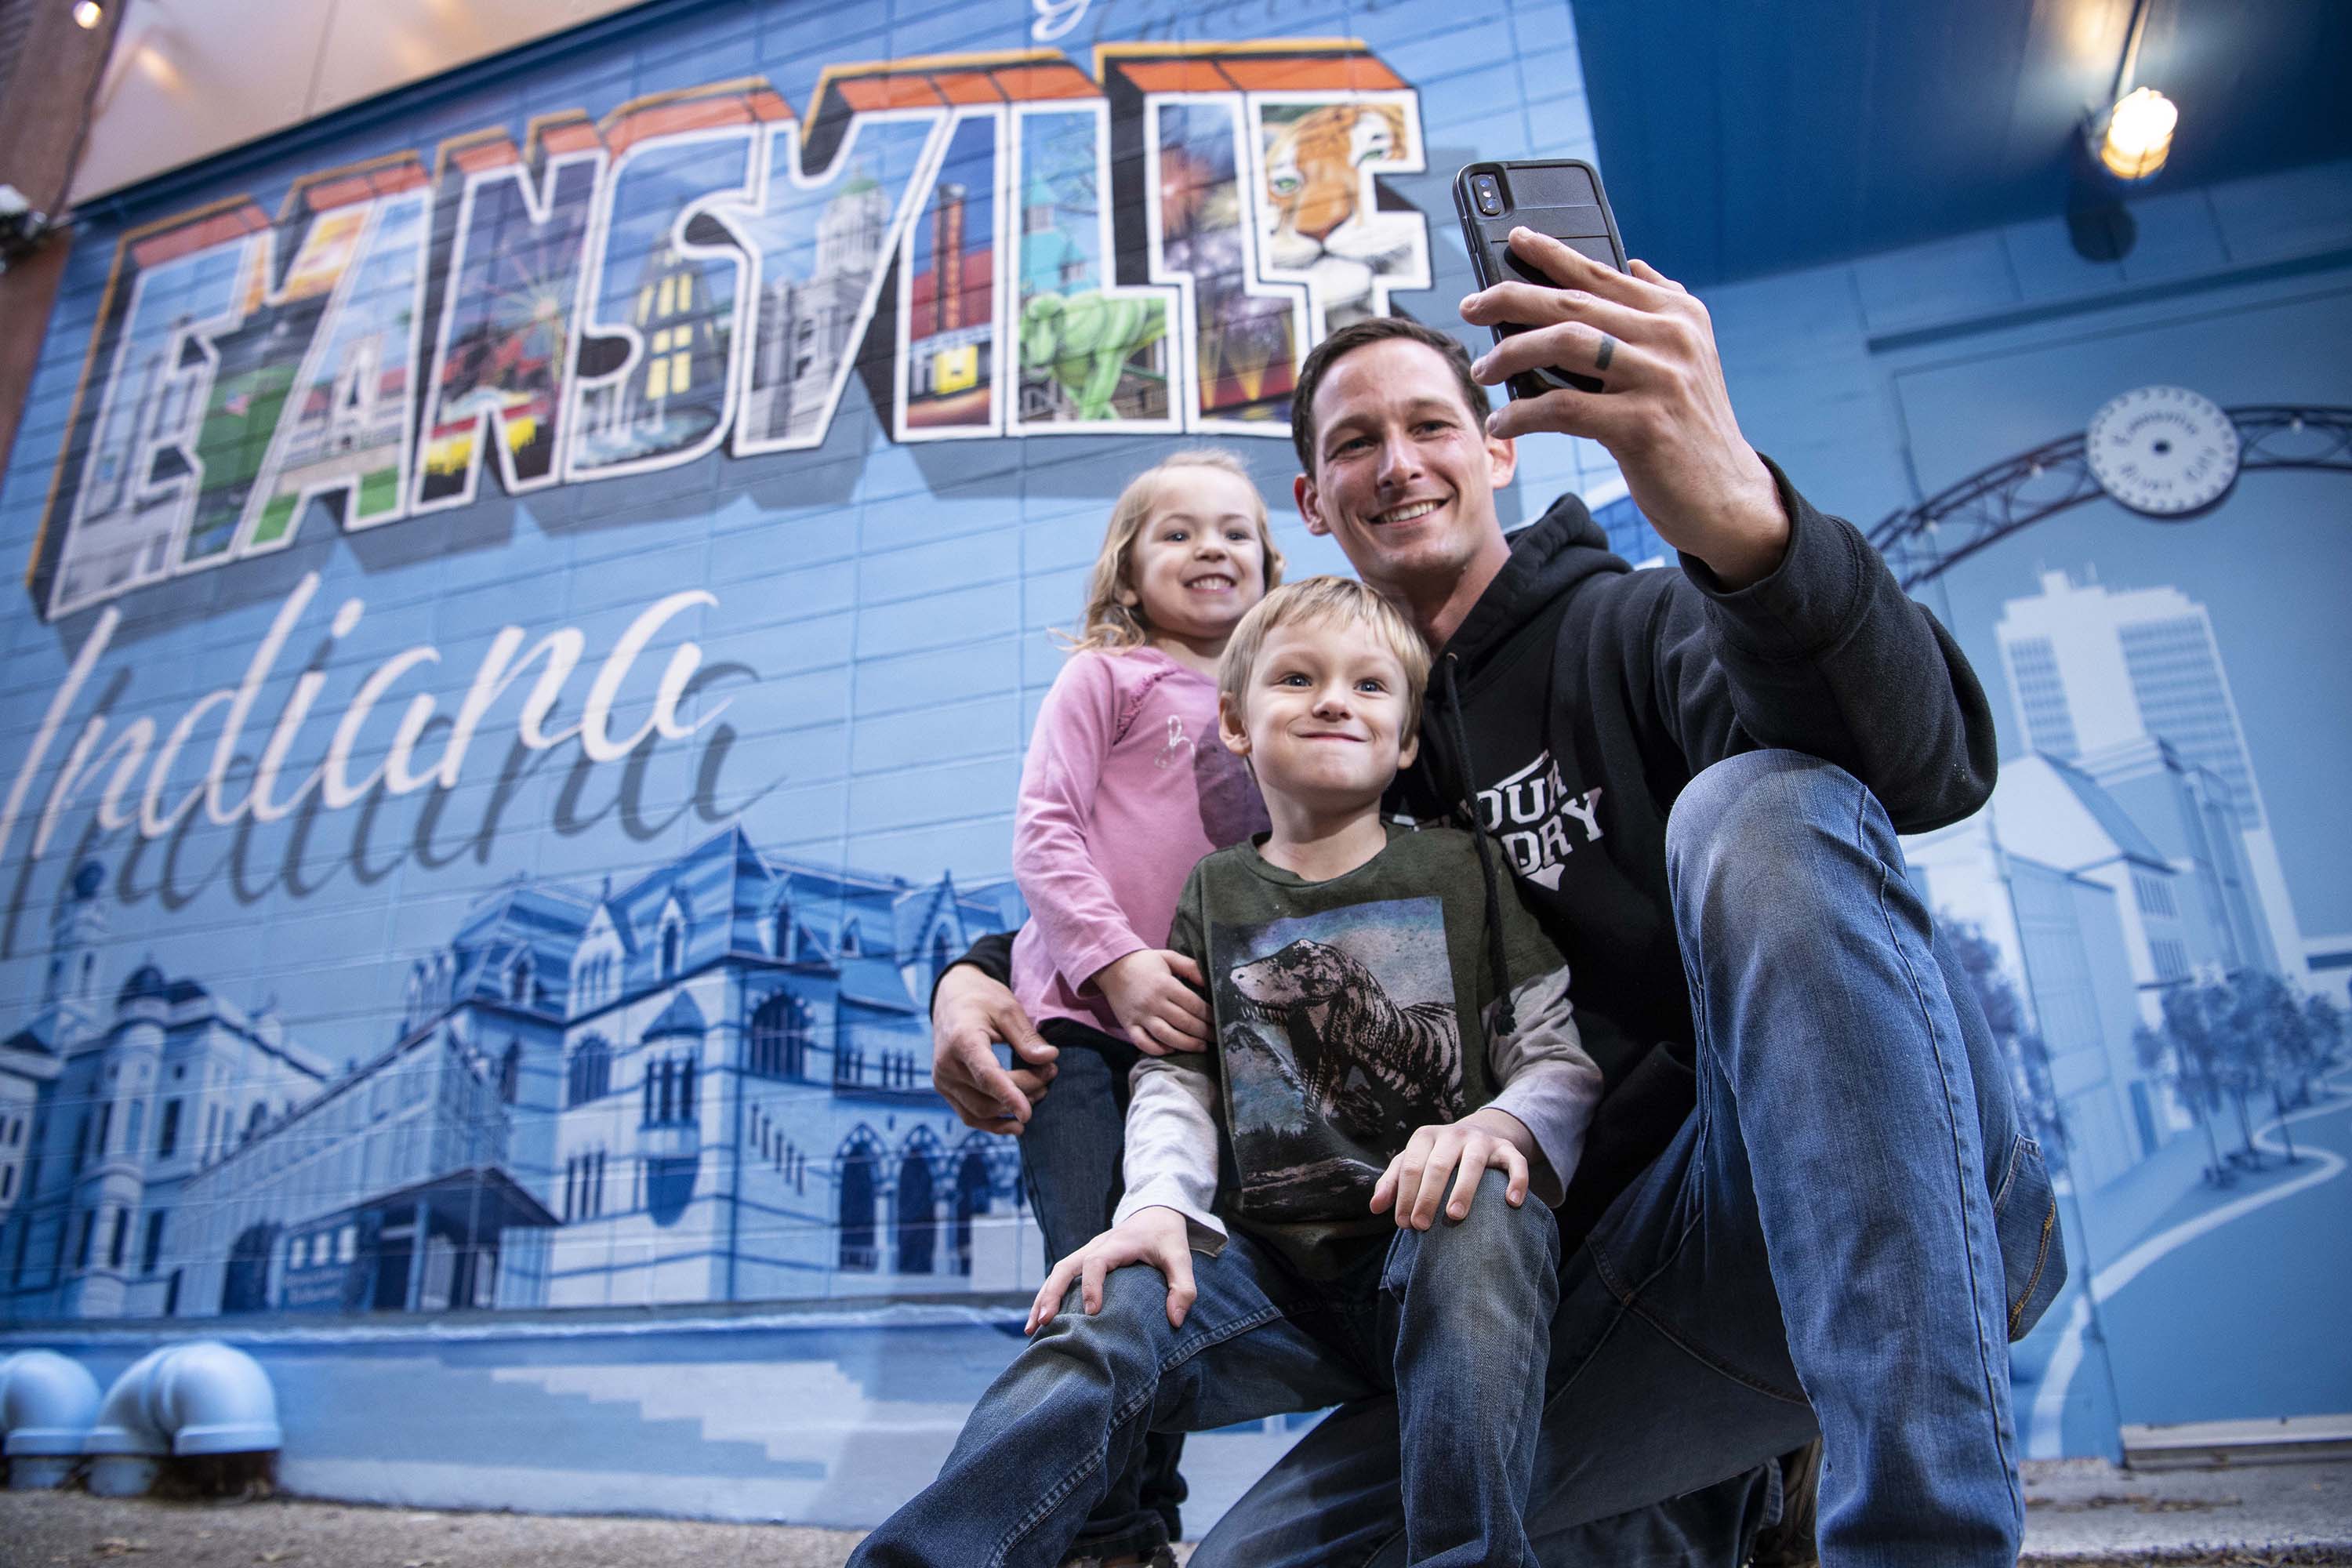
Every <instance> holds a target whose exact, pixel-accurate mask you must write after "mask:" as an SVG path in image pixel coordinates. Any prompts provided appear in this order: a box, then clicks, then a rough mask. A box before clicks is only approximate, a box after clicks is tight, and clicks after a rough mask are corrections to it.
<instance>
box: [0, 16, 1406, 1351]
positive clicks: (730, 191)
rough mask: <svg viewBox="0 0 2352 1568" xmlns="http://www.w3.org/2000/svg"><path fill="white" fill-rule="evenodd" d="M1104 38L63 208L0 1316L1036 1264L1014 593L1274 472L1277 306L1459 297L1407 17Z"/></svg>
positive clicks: (26, 751)
mask: <svg viewBox="0 0 2352 1568" xmlns="http://www.w3.org/2000/svg"><path fill="white" fill-rule="evenodd" d="M1081 9H1083V7H1081ZM1144 30H1145V31H1146V32H1147V33H1149V32H1150V30H1151V29H1150V28H1146V29H1144ZM622 53H623V54H624V55H625V53H626V51H622ZM1088 64H1089V66H1090V67H1091V68H1090V69H1089V68H1081V66H1080V65H1079V64H1077V63H1075V62H1074V61H1073V60H1072V59H1071V58H1069V57H1067V56H1066V55H1065V54H1064V53H1062V52H1061V51H1060V50H1058V49H1054V48H1040V47H1023V48H1015V49H1012V50H1006V51H999V52H992V53H978V54H957V55H940V54H931V55H924V56H922V57H920V58H908V59H900V60H895V61H882V62H879V63H866V64H838V63H835V62H833V61H831V60H824V61H823V62H821V63H820V64H819V65H818V66H817V68H816V69H815V72H814V85H813V90H811V91H810V93H809V94H808V96H807V97H806V99H805V107H804V109H795V108H794V107H793V104H792V103H790V102H788V101H787V100H786V99H785V98H784V96H783V95H782V92H781V91H780V90H779V89H777V88H776V87H775V86H774V85H772V82H771V81H770V80H769V79H766V78H764V77H761V76H758V75H752V74H744V73H740V72H739V73H736V74H732V75H729V76H727V77H726V78H725V79H719V80H710V81H704V80H694V79H689V80H688V81H686V82H682V83H679V84H677V85H672V86H663V87H658V88H656V89H655V90H650V91H648V90H643V89H637V90H633V91H631V92H628V93H626V94H625V95H623V94H616V95H615V96H614V100H612V101H596V100H593V98H592V100H590V101H588V102H585V103H579V104H561V105H553V106H549V107H546V108H544V109H542V110H539V111H537V112H534V113H532V114H530V116H529V117H528V119H527V120H524V121H506V120H495V121H489V122H486V123H475V124H470V125H467V126H466V127H465V128H464V129H461V130H459V131H457V132H455V133H451V134H446V135H443V136H441V137H439V138H438V139H437V140H435V141H433V142H431V143H430V144H418V145H397V144H396V145H394V146H391V147H389V148H386V147H383V146H375V147H368V148H355V149H352V154H353V155H351V156H330V155H323V154H322V155H321V156H320V157H319V158H318V159H316V160H314V161H313V163H311V164H310V165H306V166H302V167H299V168H292V169H283V170H275V169H273V170H270V171H267V172H263V173H260V174H253V175H251V176H250V177H248V176H247V175H239V176H236V178H234V179H228V180H225V181H224V182H223V183H224V184H225V185H226V186H227V188H226V189H224V190H221V191H219V192H217V193H215V194H212V195H209V196H208V197H207V198H205V199H200V200H186V201H182V202H179V203H177V204H175V205H171V206H169V207H168V208H167V209H165V210H160V211H139V212H135V213H131V214H129V215H127V216H125V219H124V221H123V222H122V223H121V225H120V226H118V229H117V231H116V232H112V233H110V234H107V235H104V236H103V237H95V238H92V239H90V240H89V241H88V242H87V243H85V245H84V246H83V247H81V248H80V249H79V251H78V253H77V255H76V257H75V258H74V264H75V266H76V268H78V269H79V271H78V273H77V277H78V279H79V286H78V288H77V289H76V291H75V295H74V298H73V299H72V300H69V301H68V303H67V304H65V305H63V306H61V307H60V309H59V310H58V317H57V320H56V321H55V322H54V324H53V330H52V333H51V339H50V343H51V349H52V354H51V357H50V359H49V361H48V366H47V370H46V371H45V374H44V376H43V379H42V382H41V384H40V385H39V387H38V388H37V398H39V399H40V400H41V402H40V406H42V407H44V408H47V409H49V410H51V414H50V416H49V419H48V422H47V428H46V433H45V432H44V429H43V426H42V425H41V422H40V421H39V420H36V421H34V422H32V423H30V424H28V426H27V436H26V439H25V440H24V441H22V442H20V444H19V449H18V452H17V454H16V462H15V464H14V466H13V468H12V470H11V473H10V476H9V482H8V488H7V491H6V495H5V502H6V510H5V516H6V518H7V519H8V522H9V528H10V533H9V537H11V538H12V539H15V540H16V541H18V542H19V543H20V545H22V546H23V547H24V548H25V550H26V585H27V590H28V596H27V599H26V606H25V613H24V616H23V620H24V628H23V637H20V638H19V640H20V641H30V642H34V643H39V642H47V644H48V646H49V647H50V648H52V649H53V650H54V653H53V654H52V655H50V656H49V657H50V658H58V656H61V662H60V663H57V664H54V665H52V666H51V667H50V671H49V673H48V674H47V676H46V677H34V671H35V670H36V668H37V666H38V664H39V663H41V662H46V660H38V661H34V662H29V663H28V662H26V661H20V660H16V659H15V658H12V660H11V664H10V679H9V684H8V689H7V693H6V698H7V706H6V708H5V729H6V731H7V733H8V734H9V735H10V736H11V737H12V745H13V751H14V762H13V763H12V764H11V766H12V772H11V773H10V775H9V784H8V785H7V794H6V796H5V802H0V856H5V875H6V881H7V883H8V886H9V889H10V898H9V903H8V906H7V913H6V920H5V930H0V943H5V946H0V953H5V962H6V963H7V964H8V973H10V974H11V975H12V976H14V977H16V979H18V980H19V981H20V982H21V984H19V985H18V986H17V988H16V995H17V996H18V998H19V1000H20V1003H21V1005H20V1006H19V1008H18V1010H17V1016H16V1017H15V1018H14V1019H12V1020H10V1021H9V1022H8V1023H7V1025H6V1027H7V1029H8V1031H9V1033H8V1034H7V1037H6V1038H5V1043H0V1222H5V1223H0V1316H5V1318H6V1319H9V1320H14V1321H56V1320H68V1321H74V1320H79V1321H116V1320H152V1319H202V1318H212V1317H220V1316H232V1317H239V1318H243V1317H247V1316H249V1315H261V1316H263V1317H265V1318H268V1319H273V1320H274V1319H285V1318H292V1319H301V1318H316V1317H320V1316H325V1317H349V1316H352V1315H355V1314H373V1313H399V1314H411V1315H415V1314H423V1315H428V1316H429V1315H436V1314H442V1313H446V1312H452V1311H467V1310H488V1311H498V1310H530V1311H534V1312H535V1311H539V1310H556V1309H564V1308H573V1307H590V1308H609V1307H617V1306H646V1305H671V1306H678V1305H689V1306H690V1305H696V1304H704V1303H729V1302H759V1301H790V1300H807V1299H810V1298H863V1299H869V1300H890V1299H895V1298H899V1297H905V1296H928V1295H934V1294H940V1293H943V1292H944V1293H948V1294H951V1295H952V1294H958V1293H975V1292H976V1293H981V1294H983V1295H985V1294H988V1293H991V1292H1003V1291H1008V1290H1013V1289H1019V1288H1026V1287H1025V1285H1024V1282H1027V1283H1028V1284H1034V1279H1036V1278H1037V1275H1038V1267H1039V1262H1040V1260H1039V1258H1037V1256H1036V1255H1037V1251H1038V1242H1037V1239H1036V1236H1035V1231H1034V1226H1032V1225H1031V1224H1030V1223H1029V1221H1028V1219H1027V1216H1026V1215H1025V1212H1024V1198H1023V1195H1022V1192H1021V1187H1020V1182H1019V1161H1018V1154H1017V1148H1016V1146H1015V1145H1014V1144H1013V1143H1012V1142H1010V1141H1008V1140H1003V1139H998V1138H992V1137H986V1136H983V1135H981V1134H977V1133H973V1132H970V1131H966V1130H965V1129H963V1128H962V1127H961V1125H960V1124H959V1123H958V1122H957V1121H955V1119H954V1118H953V1117H952V1115H951V1114H950V1112H949V1111H948V1110H947V1108H946V1106H945V1104H944V1102H942V1101H941V1100H940V1099H939V1098H938V1096H936V1095H935V1094H934V1093H933V1092H932V1091H931V1089H930V1086H929V1043H928V1037H927V1034H926V1030H925V1025H924V1015H925V1010H926V1005H927V1001H928V995H929V985H930V983H931V981H932V979H933V978H934V977H935V976H936V975H937V974H938V973H939V972H940V969H941V968H942V967H943V966H944V965H945V964H946V963H947V962H948V961H949V960H950V958H951V957H952V956H953V955H954V954H956V953H959V952H961V951H962V950H963V948H964V947H965V946H966V945H967V944H968V943H969V942H971V940H972V939H973V938H975V937H977V936H979V935H981V934H982V933H984V932H988V931H1003V930H1007V929H1010V928H1011V927H1013V926H1014V925H1017V924H1018V923H1019V921H1021V919H1022V918H1023V910H1022V906H1021V903H1020V900H1019V895H1018V893H1017V891H1016V890H1015V889H1013V886H1012V884H1011V882H1010V880H1009V879H1007V878H1006V876H1005V874H1004V863H1005V848H1004V843H1003V812H1004V811H1005V810H1006V809H1007V808H1008V807H1009V805H1010V802H1011V798H1012V787H1011V785H1012V773H1011V771H1010V770H1011V769H1012V768H1013V767H1015V766H1017V755H1018V747H1019V744H1020V742H1021V739H1022V734H1023V731H1024V729H1025V723H1024V719H1025V708H1024V704H1025V702H1027V701H1029V700H1034V695H1035V693H1036V691H1037V690H1041V689H1042V687H1043V685H1044V684H1045V680H1047V679H1050V674H1051V671H1050V667H1046V666H1041V665H1040V664H1039V663H1038V658H1039V656H1040V654H1041V653H1044V654H1046V655H1047V656H1048V657H1050V652H1049V649H1048V647H1047V644H1046V642H1045V637H1044V636H1043V626H1044V625H1045V624H1047V623H1050V622H1052V621H1055V620H1059V619H1061V618H1064V617H1066V615H1067V614H1068V613H1069V612H1070V611H1072V610H1074V609H1075V608H1076V593H1075V591H1074V590H1073V591H1071V592H1068V593H1066V594H1064V595H1060V596H1059V597H1054V598H1048V597H1045V596H1037V597H1036V598H1035V602H1034V604H1033V603H1031V602H1030V599H1031V597H1032V595H1033V589H1032V586H1031V584H1032V583H1033V581H1034V582H1036V583H1037V584H1039V585H1041V586H1042V585H1044V584H1052V583H1055V582H1058V581H1059V580H1060V575H1061V574H1066V568H1067V567H1068V566H1069V565H1072V564H1075V563H1076V552H1077V551H1078V550H1080V549H1083V548H1086V543H1085V542H1088V541H1090V540H1091V538H1092V537H1094V536H1095V535H1097V533H1098V531H1099V529H1100V527H1101V518H1102V509H1103V508H1104V507H1105V506H1107V505H1108V500H1109V498H1110V496H1111V495H1112V494H1114V493H1115V492H1116V489H1117V488H1118V483H1119V481H1120V479H1122V478H1123V476H1124V473H1125V472H1126V471H1129V470H1130V469H1131V468H1138V467H1141V466H1143V465H1144V464H1145V463H1148V462H1149V461H1150V460H1152V456H1153V454H1152V453H1151V452H1150V446H1151V445H1153V444H1154V443H1153V441H1152V440H1150V439H1148V438H1157V440H1158V441H1164V440H1165V439H1166V438H1168V437H1181V436H1185V435H1190V434H1193V433H1217V434H1220V435H1223V436H1240V437H1265V438H1267V439H1266V441H1265V444H1264V446H1263V447H1260V448H1259V449H1261V450H1263V451H1264V452H1265V454H1266V455H1267V458H1268V462H1269V466H1270V468H1272V467H1279V466H1280V465H1281V464H1282V462H1283V460H1284V454H1286V451H1287V437H1288V396H1289V391H1290V387H1291V385H1292V380H1293V376H1294V374H1295V372H1296V368H1297V363H1298V361H1299V359H1300V358H1301V356H1302V355H1303V354H1304V353H1305V352H1306V349H1307V346H1309V345H1311V344H1312V342H1314V341H1315V340H1316V339H1317V337H1318V335H1319V334H1321V333H1322V332H1323V331H1327V330H1328V328H1329V327H1330V326H1332V325H1334V324H1336V323H1338V322H1341V321H1347V320H1349V319H1353V318H1355V317H1358V316H1361V315H1364V314H1367V313H1371V312H1378V311H1382V310H1389V309H1391V308H1392V305H1393V303H1394V301H1393V300H1392V298H1391V297H1392V295H1402V294H1403V293H1405V292H1406V291H1412V290H1427V289H1430V288H1431V287H1432V284H1433V274H1432V266H1431V256H1430V242H1429V230H1428V220H1427V218H1426V216H1425V215H1424V214H1423V211H1422V210H1420V208H1418V207H1416V206H1415V205H1412V202H1410V201H1408V200H1406V199H1404V198H1403V197H1402V196H1401V195H1399V194H1398V193H1397V192H1396V190H1395V189H1393V188H1392V187H1391V184H1390V182H1391V178H1392V177H1396V176H1407V175H1414V174H1421V173H1423V172H1424V171H1425V169H1426V167H1427V156H1426V153H1425V149H1424V146H1423V136H1424V132H1423V116H1422V111H1421V105H1420V99H1419V95H1418V93H1417V92H1416V90H1415V89H1414V88H1413V87H1412V86H1411V85H1410V84H1408V82H1407V81H1406V80H1405V79H1403V78H1402V77H1401V76H1399V75H1398V74H1397V73H1396V72H1395V71H1394V70H1393V69H1392V68H1391V67H1390V66H1389V65H1388V64H1386V63H1384V61H1383V59H1382V58H1381V55H1380V53H1379V52H1378V51H1376V50H1375V49H1373V48H1372V47H1369V46H1367V45H1365V44H1362V43H1359V42H1352V41H1337V42H1335V41H1330V40H1320V39H1310V40H1305V41H1297V42H1293V41H1287V40H1285V39H1282V38H1278V37H1276V38H1272V39H1268V38H1265V37H1245V38H1239V39H1235V40H1234V41H1230V42H1214V41H1211V42H1199V43H1169V42H1160V41H1142V40H1137V41H1128V42H1120V41H1118V40H1116V39H1107V40H1105V41H1103V42H1101V43H1099V44H1098V46H1097V48H1096V49H1095V51H1094V53H1093V56H1092V58H1091V60H1090V61H1089V62H1088ZM792 68H793V69H794V70H795V71H797V70H800V69H803V68H805V67H804V62H803V60H800V59H795V60H793V62H792ZM440 122H442V123H447V119H446V115H445V116H444V118H443V119H442V120H441V121H440ZM395 141H396V137H395ZM94 227H95V226H94ZM1038 437H1072V438H1076V440H1077V442H1078V445H1077V446H1076V447H1055V448H1053V453H1054V459H1053V460H1055V461H1059V462H1061V463H1064V464H1066V463H1067V462H1068V461H1069V459H1070V455H1071V454H1072V453H1083V452H1085V451H1087V450H1092V449H1097V448H1096V447H1091V446H1089V445H1088V443H1089V440H1090V439H1091V440H1092V441H1093V442H1096V443H1098V442H1099V440H1100V438H1102V437H1117V438H1124V439H1123V440H1122V441H1121V443H1120V444H1119V445H1117V446H1113V447H1101V448H1099V449H1101V450H1102V451H1104V453H1105V454H1106V456H1107V457H1108V459H1109V463H1108V467H1106V468H1102V469H1101V470H1100V471H1098V472H1092V473H1089V474H1088V475H1087V477H1086V478H1084V479H1081V480H1079V481H1078V482H1077V484H1076V490H1075V493H1074V496H1073V499H1072V500H1069V501H1066V502H1063V503H1060V504H1058V505H1043V506H1041V505H1038V504H1035V503H1034V501H1033V500H1029V499H1026V498H1024V494H1023V491H1024V487H1025V486H1026V485H1027V484H1034V479H1030V480H1024V478H1023V473H1022V469H1021V467H1020V465H1019V463H1018V461H1017V460H1016V461H1015V462H1014V463H1013V464H1008V463H1007V462H1006V461H1005V460H1004V458H1001V457H992V456H989V454H990V453H992V452H1003V451H1007V450H1011V449H1012V448H1007V447H1004V445H1003V443H1005V442H1006V441H1008V440H1023V441H1031V440H1034V438H1038ZM1138 438H1147V439H1144V440H1139V439H1138ZM942 443H953V444H954V445H953V446H943V445H940V444H942ZM1253 445H1255V444H1253ZM894 449H895V450H897V451H900V452H904V453H906V454H908V455H909V456H917V455H919V454H922V453H925V452H929V451H933V450H936V451H938V452H939V453H940V457H939V458H937V459H931V458H923V459H922V460H921V462H920V463H919V466H918V468H916V469H915V470H914V473H915V476H916V477H915V478H914V479H913V480H912V481H911V482H909V480H908V478H907V477H906V475H905V472H904V471H903V470H901V469H900V468H897V467H896V466H894V465H892V464H890V463H889V462H887V460H886V458H885V457H884V454H886V453H887V452H889V451H891V450H894ZM1040 450H1041V451H1043V450H1045V448H1043V447H1041V448H1040ZM37 463H38V464H42V465H44V466H46V467H47V469H48V472H47V476H46V481H45V483H46V493H43V492H42V490H41V489H40V488H39V486H40V484H41V483H42V482H43V481H37V480H34V479H30V478H29V477H28V476H31V475H32V474H33V472H34V469H35V465H36V464H37ZM1047 471H1049V472H1050V467H1049V468H1048V470H1047ZM992 474H994V475H1002V476H1005V479H1004V480H1003V482H998V483H991V482H989V479H988V476H990V475H992ZM967 475H976V476H978V479H977V481H976V482H964V481H963V479H962V476H967ZM1273 488H1274V483H1273V482H1270V483H1269V489H1273ZM950 497H953V498H954V499H955V500H956V505H955V507H954V509H953V510H951V511H949V512H946V513H941V511H940V503H941V502H942V501H944V500H948V499H950ZM1040 519H1042V520H1043V526H1042V527H1041V526H1040V522H1039V520H1040ZM678 540H682V541H683V542H684V543H683V546H682V547H680V546H679V545H678V544H677V543H676V542H674V541H678ZM972 546H978V547H979V548H978V549H976V550H975V549H974V548H972ZM991 552H1001V554H999V555H998V557H997V558H996V559H994V560H991V559H989V556H990V554H991ZM1055 552H1059V553H1058V554H1056V553H1055ZM1033 560H1034V561H1040V562H1047V563H1049V565H1048V569H1047V570H1046V571H1045V573H1043V574H1040V573H1038V572H1037V571H1036V570H1035V569H1034V567H1033V566H1032V565H1031V564H1030V562H1031V561H1033ZM1064 599H1066V600H1067V603H1064V602H1063V600H1064ZM1007 601H1012V602H1013V603H1015V604H1017V605H1018V608H1017V610H1015V611H1013V614H1012V615H1011V616H1010V619H1009V620H1008V618H1007V616H1006V614H1005V608H1006V604H1007ZM44 626H45V627H46V629H35V628H37V627H44ZM27 677H34V678H33V679H29V680H28V679H26V678H27ZM983 730H984V733H983Z"/></svg>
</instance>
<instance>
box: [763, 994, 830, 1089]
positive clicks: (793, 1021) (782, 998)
mask: <svg viewBox="0 0 2352 1568" xmlns="http://www.w3.org/2000/svg"><path fill="white" fill-rule="evenodd" d="M814 1036H815V1022H814V1017H813V1016H812V1015H811V1014H810V1012H809V1007H808V1004H807V1003H805V1002H803V1001H802V1000H801V999H800V998H799V997H797V996H795V995H793V994H792V993H791V992H789V991H779V992H777V993H776V994H774V995H773V996H771V997H769V998H768V999H767V1000H766V1001H765V1002H762V1003H761V1004H760V1010H759V1011H758V1012H756V1013H754V1014H752V1015H751V1063H750V1066H751V1071H752V1072H753V1073H754V1074H756V1075H758V1076H759V1077H761V1078H801V1077H803V1076H805V1075H806V1072H807V1069H808V1050H809V1044H810V1041H811V1040H812V1039H813V1038H814Z"/></svg>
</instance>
